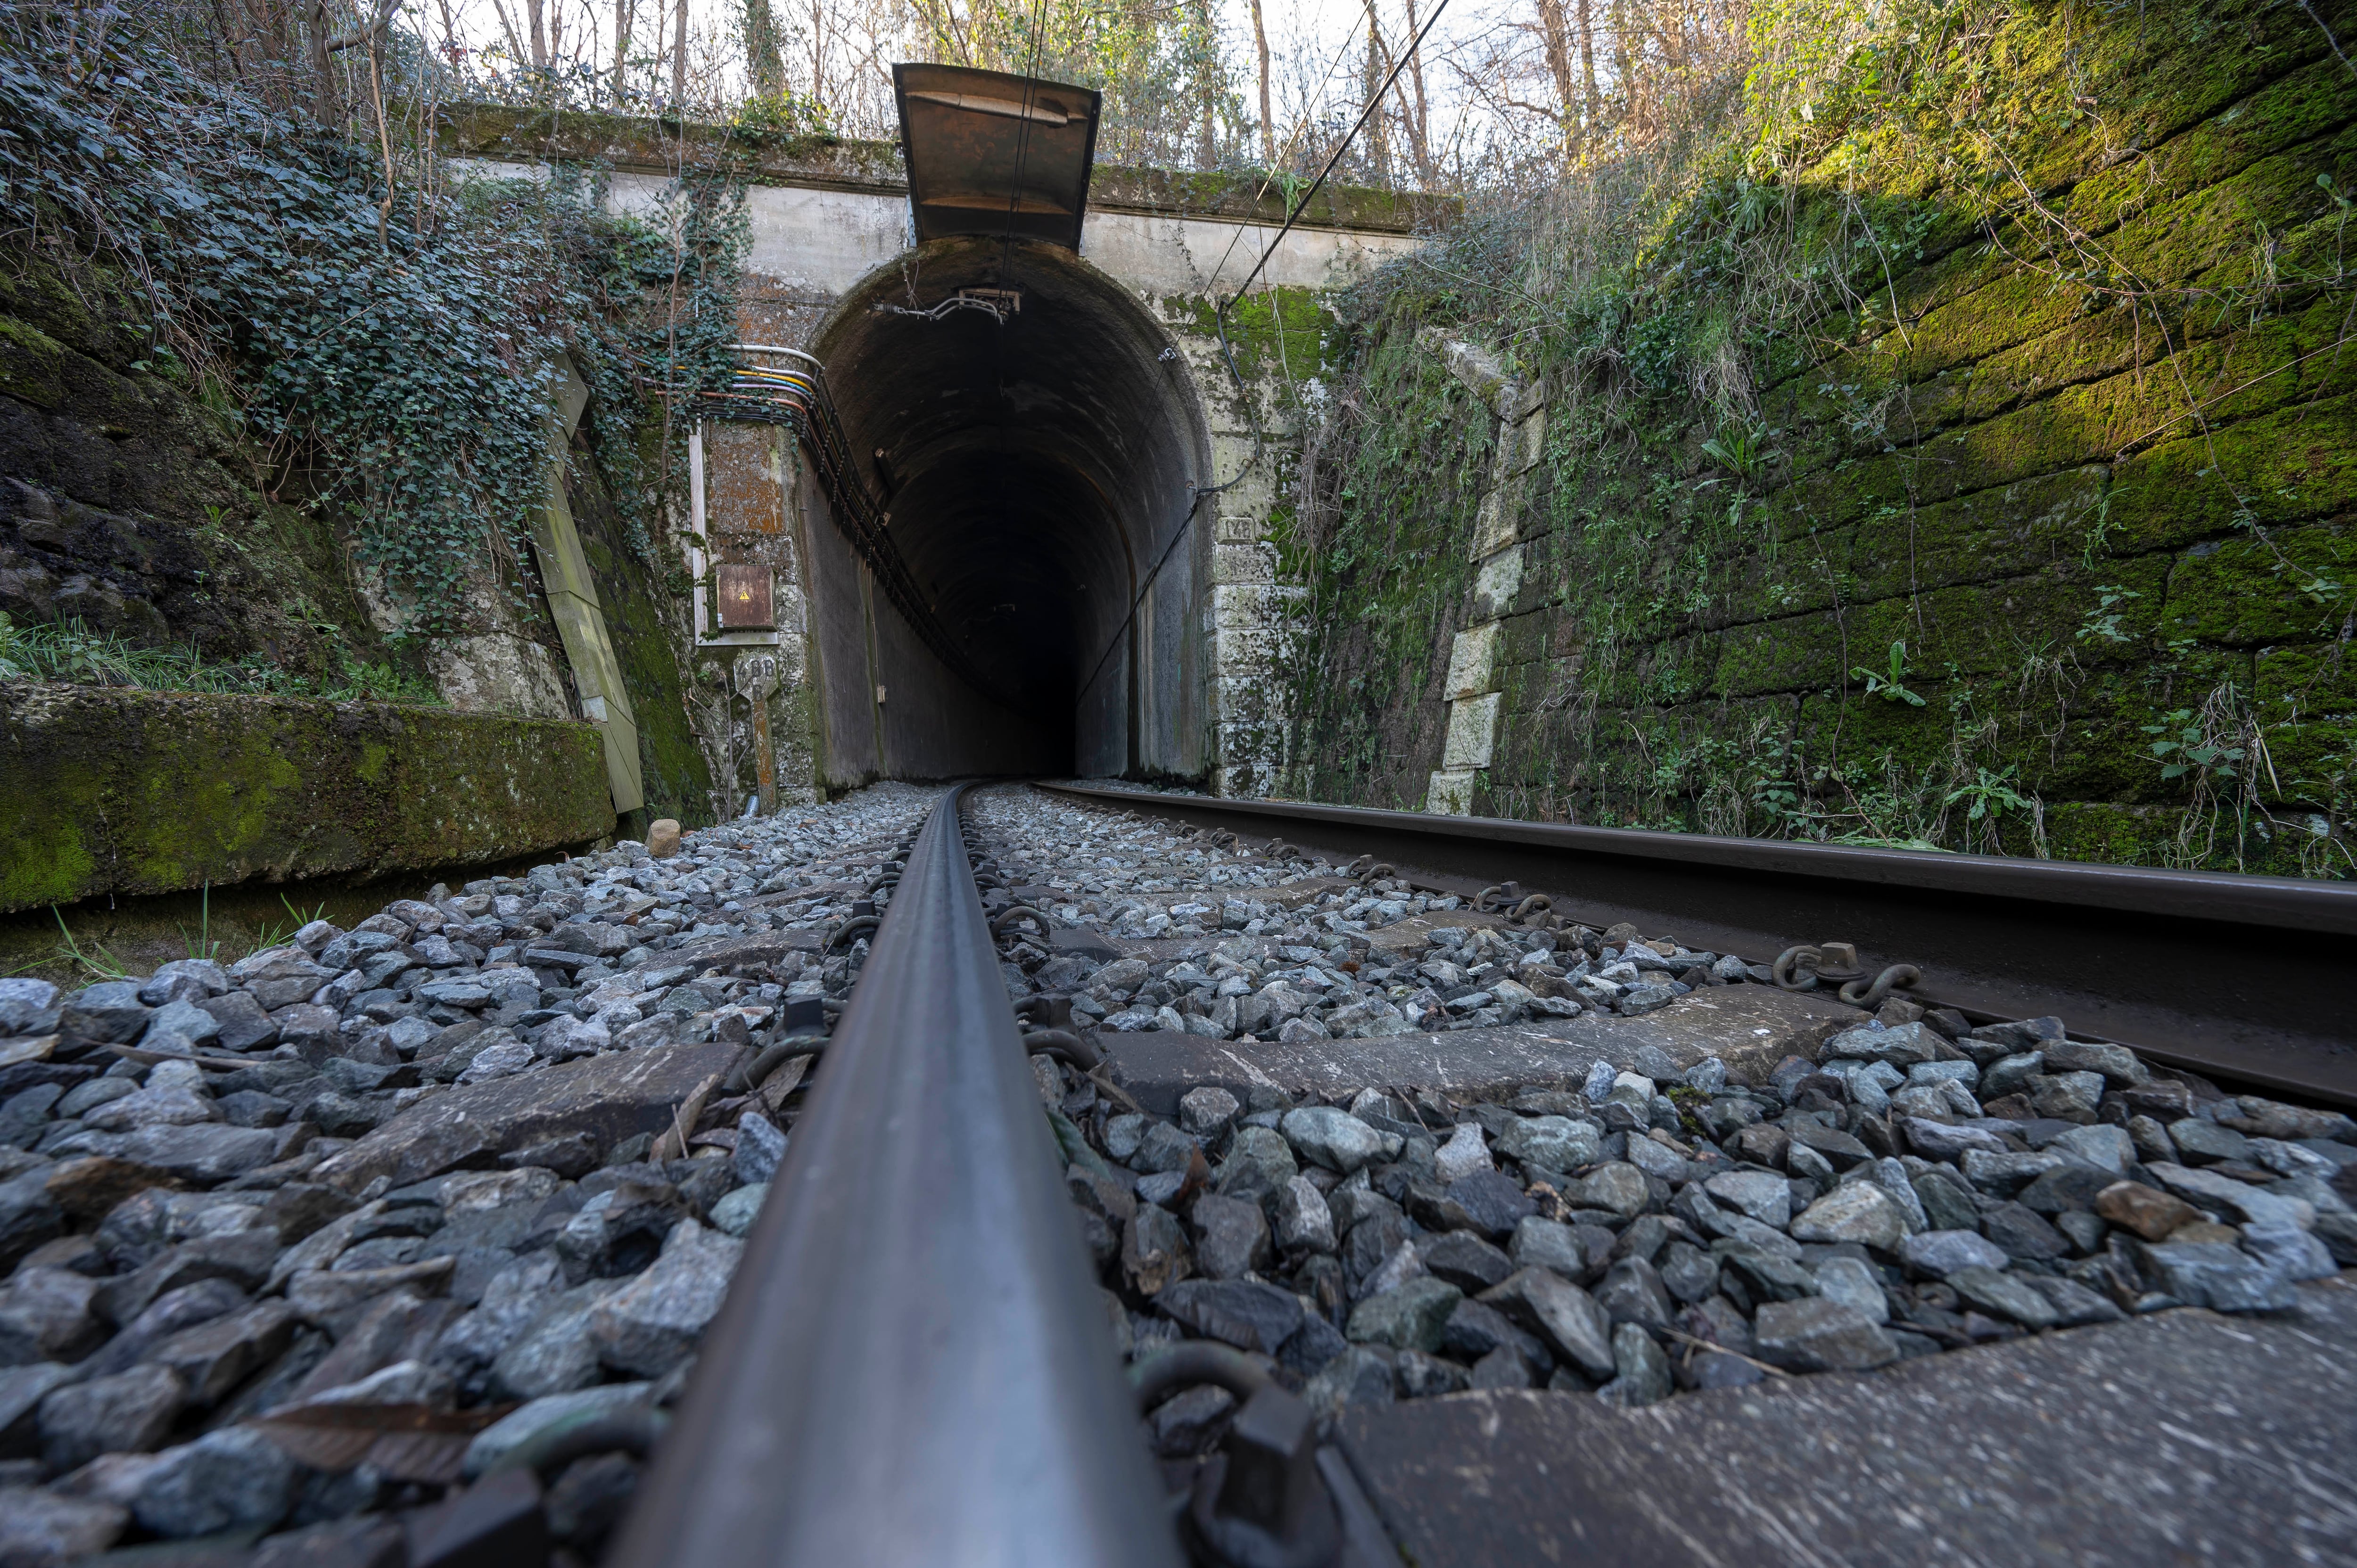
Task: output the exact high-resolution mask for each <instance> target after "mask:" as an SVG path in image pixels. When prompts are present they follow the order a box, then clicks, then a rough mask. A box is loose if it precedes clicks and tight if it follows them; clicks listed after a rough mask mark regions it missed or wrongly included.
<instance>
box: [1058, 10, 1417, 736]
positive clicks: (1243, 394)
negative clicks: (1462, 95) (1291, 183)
mask: <svg viewBox="0 0 2357 1568" xmlns="http://www.w3.org/2000/svg"><path fill="white" fill-rule="evenodd" d="M1446 10H1448V0H1440V4H1439V5H1435V6H1434V7H1433V8H1432V15H1431V16H1427V17H1426V18H1425V22H1424V26H1423V27H1419V28H1417V29H1416V35H1415V38H1414V39H1412V40H1411V41H1410V42H1409V44H1408V47H1407V48H1406V49H1405V50H1404V51H1402V53H1401V54H1400V57H1399V58H1398V59H1395V60H1394V61H1393V62H1392V69H1391V74H1390V75H1388V76H1386V77H1384V78H1383V85H1382V86H1381V87H1379V88H1377V89H1376V90H1375V92H1374V95H1373V96H1372V97H1371V98H1369V99H1368V100H1367V103H1366V107H1365V108H1363V109H1361V110H1360V111H1359V118H1358V120H1357V121H1356V122H1355V123H1353V124H1352V125H1351V130H1350V134H1347V135H1345V136H1344V137H1343V138H1342V140H1341V143H1340V145H1338V146H1336V147H1335V149H1334V152H1333V155H1332V156H1330V157H1329V158H1328V159H1327V160H1326V166H1325V167H1324V168H1321V169H1319V170H1318V177H1317V178H1316V179H1314V180H1312V181H1310V182H1309V188H1308V190H1306V191H1304V192H1302V194H1301V199H1300V200H1299V201H1297V202H1296V203H1294V206H1293V210H1292V211H1290V212H1288V213H1286V215H1285V223H1284V225H1283V226H1282V227H1281V228H1279V229H1278V230H1277V231H1276V237H1275V239H1273V240H1271V241H1270V242H1268V245H1267V248H1266V249H1265V250H1263V251H1262V252H1261V253H1260V260H1258V261H1256V262H1254V263H1253V269H1252V271H1251V272H1249V273H1246V274H1244V281H1243V283H1241V284H1239V285H1236V288H1235V291H1234V292H1233V293H1232V294H1230V295H1228V297H1227V298H1225V299H1223V300H1222V301H1221V302H1220V304H1219V306H1218V307H1217V308H1216V309H1214V310H1213V312H1212V319H1213V321H1214V322H1215V323H1216V325H1217V326H1218V328H1219V334H1220V355H1221V358H1222V359H1223V360H1226V362H1227V367H1228V374H1229V375H1230V376H1231V377H1232V378H1234V380H1235V383H1236V395H1237V398H1238V399H1239V400H1240V401H1241V402H1242V403H1243V410H1244V417H1245V418H1246V419H1247V420H1249V421H1251V423H1252V433H1253V453H1252V456H1250V457H1247V458H1245V459H1244V465H1243V467H1241V468H1239V469H1237V470H1236V474H1235V478H1232V479H1230V480H1228V481H1227V482H1226V483H1225V484H1220V485H1197V486H1195V487H1194V488H1193V489H1194V493H1193V495H1192V496H1191V497H1190V498H1189V500H1188V503H1187V510H1186V513H1185V515H1184V516H1182V517H1181V518H1180V519H1179V528H1178V531H1177V532H1176V533H1174V534H1173V536H1172V538H1171V540H1170V542H1169V543H1168V544H1166V545H1164V546H1163V547H1162V553H1160V554H1159V555H1157V556H1156V557H1155V561H1154V565H1153V566H1152V568H1150V569H1149V570H1148V571H1147V572H1146V579H1145V581H1144V582H1142V583H1140V584H1139V585H1138V588H1137V593H1136V596H1135V597H1133V598H1132V599H1131V600H1130V601H1129V613H1128V614H1126V615H1125V616H1123V617H1122V618H1121V625H1120V626H1118V627H1116V628H1114V634H1113V638H1112V640H1110V641H1108V642H1107V643H1106V644H1105V648H1104V651H1103V653H1100V654H1099V655H1097V662H1096V668H1095V669H1093V670H1092V671H1089V678H1088V679H1087V680H1085V681H1083V682H1081V684H1080V687H1079V689H1078V691H1077V692H1076V693H1074V694H1075V696H1076V697H1079V696H1084V695H1086V694H1087V693H1088V690H1089V688H1090V687H1092V686H1093V685H1095V684H1096V682H1097V677H1098V676H1100V675H1102V674H1103V673H1104V667H1105V661H1106V660H1109V659H1111V658H1112V657H1113V650H1114V649H1116V648H1118V647H1120V646H1121V644H1122V639H1124V638H1125V637H1127V636H1128V635H1129V628H1130V626H1131V624H1132V623H1133V622H1135V620H1136V619H1137V607H1138V606H1140V605H1142V604H1144V603H1145V602H1146V595H1147V594H1148V593H1149V592H1151V591H1152V589H1153V586H1154V579H1155V578H1156V577H1157V576H1158V575H1160V574H1161V571H1162V565H1163V563H1164V562H1166V561H1168V560H1169V559H1170V553H1171V552H1172V551H1174V550H1176V549H1177V548H1178V547H1179V540H1181V539H1184V538H1185V537H1186V536H1187V525H1188V524H1189V523H1190V522H1192V521H1194V519H1195V512H1196V510H1197V509H1198V508H1200V506H1201V505H1202V504H1203V498H1204V497H1205V496H1216V495H1221V494H1223V493H1224V492H1226V491H1228V490H1232V489H1235V488H1236V487H1237V486H1238V485H1240V484H1243V481H1244V476H1245V475H1247V474H1249V473H1251V472H1252V471H1253V469H1254V467H1256V466H1257V465H1258V464H1259V462H1260V459H1261V454H1262V453H1263V452H1264V451H1265V449H1266V447H1267V445H1268V441H1267V437H1266V436H1265V435H1263V434H1262V431H1261V427H1260V413H1259V411H1258V410H1256V409H1255V408H1254V406H1253V396H1252V389H1251V388H1250V387H1248V386H1246V385H1245V384H1244V376H1243V371H1241V370H1239V369H1237V367H1236V351H1235V348H1234V346H1233V345H1232V344H1231V343H1230V342H1229V341H1228V308H1229V306H1232V305H1234V304H1235V303H1236V301H1237V300H1239V299H1242V298H1243V295H1244V292H1245V291H1246V290H1247V289H1249V288H1251V287H1252V285H1253V280H1254V279H1255V278H1257V277H1259V276H1260V274H1261V269H1263V268H1264V267H1265V266H1267V265H1268V259H1269V258H1270V257H1271V256H1273V255H1275V253H1276V248H1277V246H1278V245H1280V244H1282V243H1284V242H1285V237H1286V235H1287V234H1289V233H1291V232H1292V231H1293V225H1294V223H1295V222H1296V221H1297V220H1299V218H1300V217H1301V214H1302V213H1303V212H1304V211H1305V210H1306V209H1308V206H1309V204H1310V202H1311V201H1313V200H1315V199H1317V196H1318V191H1320V190H1321V189H1323V188H1325V185H1326V181H1327V178H1328V177H1329V176H1330V175H1332V174H1333V172H1334V168H1335V166H1336V165H1338V164H1340V162H1341V161H1342V155H1343V154H1344V153H1346V152H1348V151H1350V150H1351V143H1352V142H1354V141H1356V140H1357V139H1358V135H1359V133H1360V132H1361V131H1362V130H1364V129H1365V128H1366V124H1367V121H1368V120H1369V119H1370V118H1372V116H1373V114H1374V113H1375V111H1376V109H1377V108H1379V107H1381V105H1382V103H1383V99H1384V98H1385V97H1386V96H1387V95H1388V94H1389V93H1390V92H1391V90H1392V84H1393V83H1394V82H1395V81H1398V80H1399V73H1400V71H1401V70H1403V69H1405V66H1406V65H1407V62H1408V61H1409V60H1411V59H1415V52H1416V50H1418V49H1420V48H1423V47H1424V39H1425V35H1426V34H1427V33H1429V32H1431V31H1432V28H1433V24H1435V23H1436V22H1438V21H1439V20H1440V14H1441V13H1442V12H1444V11H1446Z"/></svg>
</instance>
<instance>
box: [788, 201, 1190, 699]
mask: <svg viewBox="0 0 2357 1568" xmlns="http://www.w3.org/2000/svg"><path fill="white" fill-rule="evenodd" d="M904 259H905V260H906V261H907V263H908V264H907V265H906V266H905V267H901V266H897V265H896V266H894V267H891V268H888V269H884V270H881V271H879V273H878V274H876V275H874V276H873V277H872V278H871V279H870V280H869V281H868V282H867V283H866V284H865V285H862V286H861V287H860V288H858V289H856V290H855V291H854V292H853V293H852V294H851V295H849V296H848V297H847V298H846V299H845V302H844V304H843V305H842V306H840V307H839V308H838V310H837V312H836V314H835V316H834V319H833V321H832V322H831V323H830V324H829V325H828V326H827V327H826V328H825V329H824V330H823V332H822V333H821V334H820V338H819V341H818V344H817V351H818V354H819V357H820V358H821V359H822V360H823V361H824V362H825V364H826V368H827V381H828V384H829V386H830V388H831V390H832V392H833V394H834V402H835V407H836V412H837V413H838V415H839V416H840V418H841V420H842V422H843V426H844V432H845V436H846V438H847V440H848V442H849V445H850V446H851V450H852V451H853V452H854V453H855V454H856V455H857V456H858V458H859V460H860V462H861V464H862V466H863V467H865V468H866V474H867V478H868V480H869V482H870V483H871V484H873V485H875V487H876V489H877V493H878V494H879V495H881V496H883V497H884V498H885V503H884V504H885V509H886V510H887V511H888V513H889V514H890V517H891V533H892V537H893V539H894V541H895V542H897V543H898V545H899V550H900V553H901V555H902V557H903V559H904V560H905V561H906V562H907V564H908V566H909V572H910V574H911V575H913V576H914V577H915V578H916V581H917V584H918V585H919V588H920V591H921V592H922V593H924V594H925V596H927V597H928V599H929V600H930V602H931V605H932V607H933V612H934V614H935V616H936V617H937V618H938V619H939V620H940V622H941V623H942V627H943V628H945V629H946V630H947V631H948V633H949V636H950V638H951V639H952V641H953V642H955V643H957V644H958V645H959V646H960V647H962V648H963V649H964V650H966V653H967V655H968V657H969V658H971V659H972V660H974V664H975V665H976V666H977V667H978V669H979V670H980V671H981V672H982V674H983V675H984V676H985V679H987V680H989V681H991V682H994V683H996V685H998V686H999V687H1000V689H1001V690H1003V691H1006V692H1009V693H1019V694H1020V698H1021V702H1022V705H1023V706H1024V707H1025V708H1026V709H1027V710H1028V711H1029V712H1030V713H1032V714H1036V715H1037V716H1038V717H1039V719H1041V720H1042V721H1043V722H1045V723H1047V724H1049V725H1052V726H1055V727H1056V728H1058V729H1059V730H1060V731H1062V730H1068V729H1069V727H1070V726H1071V724H1072V722H1073V718H1072V715H1073V712H1074V707H1075V700H1076V697H1077V696H1078V694H1079V689H1080V687H1081V685H1082V682H1086V681H1088V680H1089V679H1090V677H1091V675H1092V672H1094V671H1095V667H1096V666H1097V664H1098V660H1099V659H1100V656H1101V655H1102V654H1103V652H1104V651H1105V650H1106V648H1107V646H1108V644H1109V642H1111V641H1112V639H1115V638H1116V637H1117V636H1120V635H1121V634H1122V630H1123V623H1124V620H1125V617H1126V615H1127V613H1128V610H1129V607H1130V603H1131V600H1132V598H1133V597H1134V596H1135V592H1136V588H1137V585H1138V584H1139V582H1140V581H1141V580H1142V579H1143V577H1144V575H1145V574H1146V572H1147V571H1149V570H1150V568H1151V567H1152V565H1153V562H1154V558H1155V556H1156V555H1157V554H1159V553H1161V552H1162V551H1163V550H1164V549H1165V548H1166V547H1167V546H1168V545H1169V544H1170V543H1171V542H1172V541H1173V539H1174V537H1175V536H1176V534H1177V533H1178V532H1179V531H1180V530H1182V529H1184V528H1185V527H1186V526H1187V524H1188V520H1189V516H1190V514H1191V513H1192V511H1193V510H1194V501H1195V497H1194V493H1193V487H1194V486H1195V485H1196V484H1197V483H1198V482H1200V476H1201V474H1202V471H1203V470H1202V467H1201V457H1202V454H1203V453H1204V452H1205V450H1206V449H1207V446H1208V439H1207V435H1206V432H1205V430H1204V427H1203V422H1202V418H1201V415H1200V411H1199V410H1198V408H1197V406H1196V403H1195V400H1194V398H1193V395H1192V393H1191V391H1190V389H1189V387H1188V384H1187V381H1186V372H1185V369H1184V366H1183V364H1182V363H1180V362H1179V360H1177V358H1176V356H1175V354H1174V355H1173V356H1172V358H1171V359H1169V360H1164V359H1162V358H1161V355H1162V354H1163V353H1164V351H1165V350H1166V349H1168V347H1169V338H1168V337H1167V336H1166V335H1165V334H1164V333H1163V332H1162V330H1161V328H1159V327H1158V326H1157V324H1156V323H1155V322H1154V321H1153V320H1152V318H1151V317H1148V316H1147V315H1146V312H1145V310H1144V309H1143V308H1142V307H1141V306H1139V305H1138V303H1137V302H1136V301H1135V299H1133V298H1131V297H1130V296H1129V295H1127V294H1126V292H1125V291H1124V290H1123V289H1122V287H1121V286H1120V285H1118V284H1116V283H1114V282H1113V281H1112V280H1111V279H1109V278H1107V277H1106V276H1104V275H1103V274H1101V273H1099V272H1097V271H1096V269H1094V268H1093V267H1091V266H1089V265H1088V264H1087V263H1084V262H1081V261H1078V260H1076V259H1075V258H1073V257H1072V256H1071V254H1070V253H1069V252H1063V251H1060V250H1056V249H1054V248H1051V247H1048V246H1044V245H1039V244H1033V243H1029V242H1017V243H1016V244H1015V245H1013V246H1011V247H1003V246H1002V245H1001V244H1000V243H999V242H996V241H979V240H973V239H953V240H943V241H936V242H931V243H929V244H927V245H925V246H923V247H921V248H920V249H919V250H917V251H914V252H909V256H908V257H907V258H904ZM961 288H1010V289H1015V290H1018V291H1020V294H1021V296H1022V300H1021V308H1020V309H1019V310H1018V311H1017V312H1015V313H1013V314H1012V315H1010V316H1008V317H1006V319H1005V320H1004V321H1003V322H1002V321H997V320H994V319H993V318H992V317H990V316H989V315H987V314H985V312H982V311H979V310H972V309H959V310H952V311H950V312H948V313H946V314H945V315H943V316H942V317H941V318H939V319H927V318H924V317H916V316H909V315H899V314H893V313H890V312H888V311H879V310H877V308H876V306H878V305H879V304H880V305H888V306H901V307H903V308H907V307H909V306H915V307H916V308H920V309H924V308H930V307H931V306H935V305H937V304H938V303H939V302H940V301H942V300H943V299H945V298H948V297H950V296H952V295H954V294H956V292H957V291H958V290H959V289H961ZM878 448H881V449H882V451H883V453H884V457H883V460H882V461H881V463H880V464H879V463H876V462H875V461H874V460H873V459H872V458H871V457H870V454H872V453H874V452H876V451H877V449H878ZM1106 664H1107V666H1108V667H1109V670H1110V669H1111V667H1118V666H1120V664H1121V660H1120V659H1119V657H1118V655H1117V654H1116V656H1115V657H1114V659H1112V660H1107V661H1106ZM1099 678H1100V680H1103V679H1111V678H1115V676H1114V674H1113V673H1108V674H1105V675H1101V676H1100V677H1099Z"/></svg>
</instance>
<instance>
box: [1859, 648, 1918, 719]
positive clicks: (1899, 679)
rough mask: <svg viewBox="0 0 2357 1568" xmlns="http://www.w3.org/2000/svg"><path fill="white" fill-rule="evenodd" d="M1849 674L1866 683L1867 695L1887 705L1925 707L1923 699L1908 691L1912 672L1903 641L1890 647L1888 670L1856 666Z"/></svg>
mask: <svg viewBox="0 0 2357 1568" xmlns="http://www.w3.org/2000/svg"><path fill="white" fill-rule="evenodd" d="M1849 672H1850V675H1851V676H1852V678H1854V679H1856V680H1859V681H1863V682H1866V694H1867V696H1869V697H1880V698H1881V699H1882V700H1883V701H1884V702H1886V703H1907V704H1908V705H1909V706H1910V707H1917V708H1920V707H1921V706H1922V705H1923V699H1922V698H1921V697H1919V696H1917V695H1916V694H1915V693H1912V692H1910V691H1909V690H1908V689H1907V677H1908V676H1909V675H1910V674H1911V673H1912V671H1910V670H1909V669H1908V668H1907V644H1906V643H1905V642H1903V641H1902V642H1894V643H1892V644H1891V645H1890V667H1889V669H1888V670H1886V671H1874V670H1868V669H1867V668H1866V667H1865V666H1864V665H1859V664H1854V665H1852V666H1850V671H1849Z"/></svg>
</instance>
